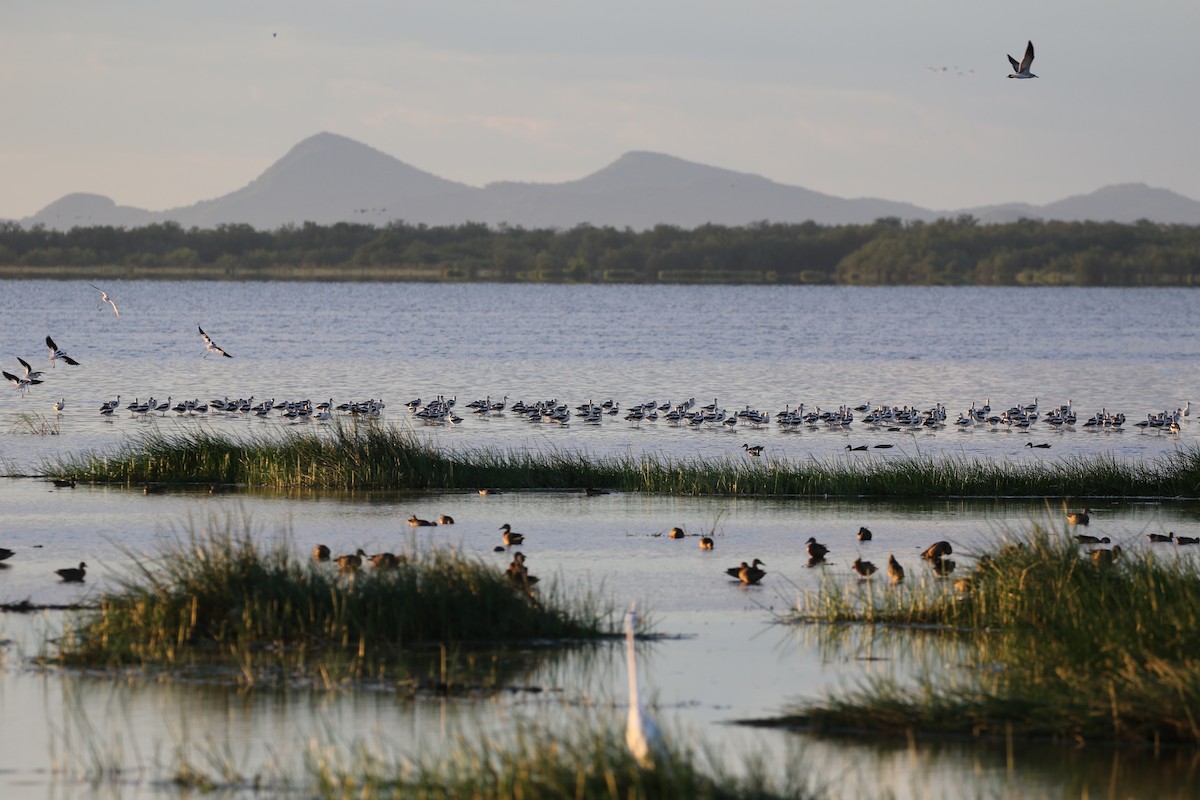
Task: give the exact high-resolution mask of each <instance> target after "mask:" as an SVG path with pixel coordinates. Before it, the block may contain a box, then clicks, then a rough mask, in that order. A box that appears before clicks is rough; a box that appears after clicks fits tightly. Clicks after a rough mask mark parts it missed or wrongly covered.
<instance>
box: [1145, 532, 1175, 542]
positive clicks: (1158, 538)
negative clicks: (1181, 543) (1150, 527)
mask: <svg viewBox="0 0 1200 800" xmlns="http://www.w3.org/2000/svg"><path fill="white" fill-rule="evenodd" d="M1146 538H1147V539H1149V540H1150V541H1152V542H1173V541H1175V532H1174V531H1171V532H1170V533H1168V534H1165V535H1164V534H1161V533H1148V534H1146Z"/></svg>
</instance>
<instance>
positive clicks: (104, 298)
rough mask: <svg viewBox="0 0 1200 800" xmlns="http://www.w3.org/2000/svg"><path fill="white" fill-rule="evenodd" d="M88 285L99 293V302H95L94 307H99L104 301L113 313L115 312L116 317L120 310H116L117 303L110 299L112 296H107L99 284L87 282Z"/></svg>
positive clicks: (119, 314)
mask: <svg viewBox="0 0 1200 800" xmlns="http://www.w3.org/2000/svg"><path fill="white" fill-rule="evenodd" d="M88 286H90V287H92V288H93V289H95V290H96V291H97V292H99V293H100V302H99V303H97V304H96V308H100V306H102V305H104V304H105V303H108V304H109V305H110V306H112V310H113V313H114V314H116V315H117V316H118V317H119V316H121V312H120V311H118V310H117V304H116V303H114V302H113V301H112V298H111V297H109V296H108V292H106V291H104V290H103V289H101V288H100V287H99V286H97V285H96V284H94V283H89V284H88Z"/></svg>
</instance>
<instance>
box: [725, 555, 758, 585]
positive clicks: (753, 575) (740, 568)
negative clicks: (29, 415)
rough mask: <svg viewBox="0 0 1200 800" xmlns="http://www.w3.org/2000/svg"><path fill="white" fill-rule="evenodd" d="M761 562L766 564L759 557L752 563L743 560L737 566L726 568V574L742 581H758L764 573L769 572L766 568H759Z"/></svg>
mask: <svg viewBox="0 0 1200 800" xmlns="http://www.w3.org/2000/svg"><path fill="white" fill-rule="evenodd" d="M760 564H761V565H762V566H764V567H765V566H766V564H764V563H763V562H762V561H760V560H759V559H757V558H756V559H754V561H753V562H752V563H750V564H747V563H746V562H745V561H743V562H742V563H741V564H738V565H737V566H736V567H730V568H729V569H727V570H725V574H726V575H728V576H729V577H731V578H737V579H738V580H740V581H741V582H742V583H758V582H759V581H760V580H762V577H763V575H766V574H767V573H766V572H765V571H764V570H761V569H759V568H758V567H759V565H760Z"/></svg>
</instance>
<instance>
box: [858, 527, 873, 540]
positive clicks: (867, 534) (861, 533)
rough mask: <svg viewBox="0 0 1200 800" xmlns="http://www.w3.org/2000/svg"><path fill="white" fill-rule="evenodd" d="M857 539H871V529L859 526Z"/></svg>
mask: <svg viewBox="0 0 1200 800" xmlns="http://www.w3.org/2000/svg"><path fill="white" fill-rule="evenodd" d="M858 540H859V541H860V542H869V541H871V531H870V530H869V529H867V528H859V529H858Z"/></svg>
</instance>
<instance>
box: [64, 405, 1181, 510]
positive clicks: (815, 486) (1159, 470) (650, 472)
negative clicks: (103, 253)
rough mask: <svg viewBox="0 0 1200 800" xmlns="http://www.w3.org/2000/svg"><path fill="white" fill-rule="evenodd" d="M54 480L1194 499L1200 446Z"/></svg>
mask: <svg viewBox="0 0 1200 800" xmlns="http://www.w3.org/2000/svg"><path fill="white" fill-rule="evenodd" d="M42 471H43V472H44V473H45V474H46V475H54V476H66V475H74V476H76V477H77V478H78V479H80V480H85V481H92V482H100V483H125V484H140V483H144V482H156V483H172V482H174V483H221V484H239V485H243V486H248V487H256V488H270V489H294V488H320V489H344V490H366V489H410V490H412V489H418V490H424V489H430V490H453V489H474V488H478V487H480V486H488V487H494V488H500V489H578V488H579V487H581V486H603V487H607V488H612V489H618V490H621V491H644V492H654V493H664V494H682V495H794V496H825V495H828V496H836V497H847V496H849V497H905V498H919V497H981V496H982V497H997V496H1003V497H1095V496H1104V497H1129V496H1138V497H1149V496H1154V497H1196V496H1200V448H1197V447H1183V448H1180V449H1179V450H1177V451H1176V452H1174V453H1172V454H1170V455H1167V456H1164V457H1162V458H1161V459H1157V460H1152V461H1135V460H1128V461H1126V460H1119V459H1117V458H1115V457H1114V456H1112V455H1099V456H1087V457H1077V458H1065V459H1061V460H1058V461H1053V462H1041V463H1036V464H1030V463H1024V462H1010V461H993V460H988V459H981V458H970V457H965V456H963V457H937V458H935V457H932V456H914V457H911V458H879V459H855V460H854V461H853V462H846V461H843V460H841V459H829V460H825V461H822V460H818V459H811V460H803V461H789V460H785V459H778V460H771V461H767V462H754V463H748V462H744V461H740V460H735V459H732V458H730V459H717V460H713V461H704V460H701V459H671V458H667V457H664V456H661V455H655V454H646V455H640V456H637V455H625V456H611V457H607V458H601V459H595V458H590V457H589V456H588V455H587V454H586V453H583V452H580V451H574V450H551V451H549V452H528V451H517V450H508V451H503V450H495V449H485V450H479V451H471V452H464V453H454V452H442V451H439V450H437V449H436V448H435V447H433V446H432V445H430V444H429V443H427V442H422V441H421V440H419V439H418V437H417V436H415V435H414V434H413V433H412V432H411V431H409V430H405V429H402V428H400V427H397V426H389V425H385V424H379V423H339V424H336V425H333V426H330V427H329V428H328V430H324V431H306V432H290V433H284V434H257V435H247V436H243V437H232V436H227V435H218V434H215V433H212V432H210V431H203V430H201V431H192V432H183V433H172V434H166V433H161V432H149V433H146V434H143V435H141V436H138V437H136V438H134V439H132V440H130V441H129V442H128V443H127V444H126V445H124V446H123V447H121V448H120V449H119V450H117V451H116V452H114V453H95V452H91V453H83V454H75V455H69V456H61V457H58V458H56V459H55V460H52V461H49V462H46V463H45V464H43V467H42Z"/></svg>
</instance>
